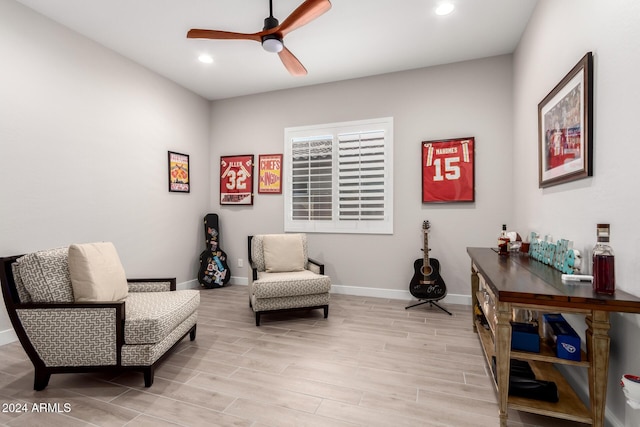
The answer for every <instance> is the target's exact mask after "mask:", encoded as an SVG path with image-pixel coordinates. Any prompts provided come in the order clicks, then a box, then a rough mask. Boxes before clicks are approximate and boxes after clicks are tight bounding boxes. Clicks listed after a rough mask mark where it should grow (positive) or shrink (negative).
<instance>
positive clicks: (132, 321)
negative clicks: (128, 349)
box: [124, 289, 200, 344]
mask: <svg viewBox="0 0 640 427" xmlns="http://www.w3.org/2000/svg"><path fill="white" fill-rule="evenodd" d="M199 305H200V292H199V291H197V290H194V289H185V290H180V291H172V292H131V293H130V294H129V296H127V299H126V300H125V305H124V307H125V321H124V342H125V344H155V343H158V342H160V341H162V340H163V339H164V338H165V337H166V336H167V335H168V334H169V333H170V332H171V331H172V330H173V329H175V328H176V327H177V326H178V325H179V324H181V323H182V322H183V321H184V320H185V319H187V318H188V317H189V316H191V315H192V314H193V313H194V312H196V310H197V309H198V306H199Z"/></svg>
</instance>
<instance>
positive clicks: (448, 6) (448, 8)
mask: <svg viewBox="0 0 640 427" xmlns="http://www.w3.org/2000/svg"><path fill="white" fill-rule="evenodd" d="M454 8H455V6H454V5H453V3H440V5H439V6H438V7H436V14H437V15H448V14H450V13H451V12H453V9H454Z"/></svg>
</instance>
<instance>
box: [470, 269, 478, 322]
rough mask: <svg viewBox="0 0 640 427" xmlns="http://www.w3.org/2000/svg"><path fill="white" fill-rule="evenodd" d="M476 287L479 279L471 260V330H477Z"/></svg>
mask: <svg viewBox="0 0 640 427" xmlns="http://www.w3.org/2000/svg"><path fill="white" fill-rule="evenodd" d="M478 289H480V279H479V278H478V271H477V270H476V269H475V268H474V266H473V261H471V324H472V325H473V332H478V329H477V328H476V314H475V310H476V305H477V304H478Z"/></svg>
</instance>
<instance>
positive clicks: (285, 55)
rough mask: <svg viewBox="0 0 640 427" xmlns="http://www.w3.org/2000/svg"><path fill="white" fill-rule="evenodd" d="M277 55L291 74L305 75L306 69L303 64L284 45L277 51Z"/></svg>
mask: <svg viewBox="0 0 640 427" xmlns="http://www.w3.org/2000/svg"><path fill="white" fill-rule="evenodd" d="M278 56H279V57H280V60H281V61H282V63H283V64H284V66H285V68H286V69H287V70H288V71H289V73H290V74H291V75H292V76H306V75H307V69H306V68H304V65H302V63H301V62H300V61H299V60H298V58H296V57H295V55H294V54H293V53H291V51H290V50H289V49H287V48H286V47H285V48H283V49H282V50H281V51H280V52H278Z"/></svg>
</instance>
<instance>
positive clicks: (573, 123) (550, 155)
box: [538, 52, 593, 188]
mask: <svg viewBox="0 0 640 427" xmlns="http://www.w3.org/2000/svg"><path fill="white" fill-rule="evenodd" d="M538 149H539V154H538V185H539V187H540V188H543V187H549V186H551V185H557V184H562V183H565V182H569V181H573V180H576V179H582V178H586V177H588V176H592V175H593V154H592V153H593V56H592V54H591V52H588V53H587V54H586V55H585V56H584V57H583V58H582V59H581V60H580V62H578V63H577V64H576V66H575V67H573V69H572V70H571V71H570V72H569V74H567V75H566V76H565V77H564V78H563V79H562V81H561V82H560V83H558V85H557V86H556V87H555V88H553V90H552V91H551V92H550V93H549V94H548V95H547V96H546V97H545V98H544V99H543V100H542V101H541V102H540V104H538Z"/></svg>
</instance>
